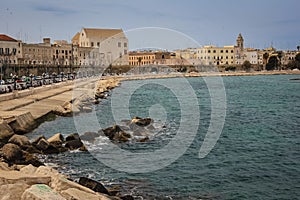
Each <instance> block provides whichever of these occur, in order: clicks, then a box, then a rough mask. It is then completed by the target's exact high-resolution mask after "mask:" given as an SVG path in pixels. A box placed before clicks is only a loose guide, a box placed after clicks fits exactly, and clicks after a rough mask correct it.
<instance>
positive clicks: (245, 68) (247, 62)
mask: <svg viewBox="0 0 300 200" xmlns="http://www.w3.org/2000/svg"><path fill="white" fill-rule="evenodd" d="M242 67H243V69H244V70H245V71H246V72H249V71H250V69H251V63H250V62H249V61H248V60H245V61H244V63H243V64H242Z"/></svg>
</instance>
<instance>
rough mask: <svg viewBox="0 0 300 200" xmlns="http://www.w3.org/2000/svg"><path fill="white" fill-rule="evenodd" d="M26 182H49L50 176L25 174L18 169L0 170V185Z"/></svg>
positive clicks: (30, 183)
mask: <svg viewBox="0 0 300 200" xmlns="http://www.w3.org/2000/svg"><path fill="white" fill-rule="evenodd" d="M21 182H23V183H26V184H28V185H33V184H49V183H50V182H51V177H50V176H42V175H38V176H37V175H32V174H25V173H22V172H20V171H15V170H12V171H2V170H0V185H4V184H15V183H21Z"/></svg>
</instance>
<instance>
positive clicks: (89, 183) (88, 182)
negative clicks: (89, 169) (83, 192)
mask: <svg viewBox="0 0 300 200" xmlns="http://www.w3.org/2000/svg"><path fill="white" fill-rule="evenodd" d="M79 184H80V185H82V186H84V187H87V188H90V189H91V190H93V191H95V192H100V193H103V194H107V195H109V192H108V191H107V189H106V188H105V187H104V186H103V185H102V184H101V183H99V182H98V181H95V180H92V179H89V178H85V177H80V178H79Z"/></svg>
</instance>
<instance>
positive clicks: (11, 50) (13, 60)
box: [0, 34, 22, 64]
mask: <svg viewBox="0 0 300 200" xmlns="http://www.w3.org/2000/svg"><path fill="white" fill-rule="evenodd" d="M21 60H22V42H21V41H19V40H16V39H14V38H12V37H10V36H8V35H5V34H0V64H19V63H20V62H21Z"/></svg>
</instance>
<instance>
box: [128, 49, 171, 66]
mask: <svg viewBox="0 0 300 200" xmlns="http://www.w3.org/2000/svg"><path fill="white" fill-rule="evenodd" d="M170 58H171V53H170V52H162V51H142V52H140V51H134V52H130V53H129V65H131V66H140V65H164V64H167V63H166V62H167V60H169V59H170Z"/></svg>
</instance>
